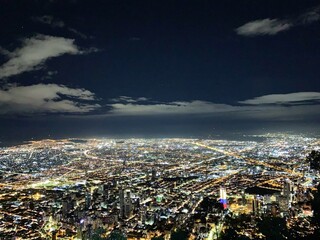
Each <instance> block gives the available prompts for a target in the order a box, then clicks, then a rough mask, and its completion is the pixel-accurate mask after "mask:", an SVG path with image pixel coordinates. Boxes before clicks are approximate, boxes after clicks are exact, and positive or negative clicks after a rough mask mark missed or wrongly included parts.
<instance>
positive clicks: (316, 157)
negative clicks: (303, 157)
mask: <svg viewBox="0 0 320 240" xmlns="http://www.w3.org/2000/svg"><path fill="white" fill-rule="evenodd" d="M307 162H309V163H310V168H311V169H315V170H320V151H315V150H313V151H311V153H309V155H308V156H307Z"/></svg>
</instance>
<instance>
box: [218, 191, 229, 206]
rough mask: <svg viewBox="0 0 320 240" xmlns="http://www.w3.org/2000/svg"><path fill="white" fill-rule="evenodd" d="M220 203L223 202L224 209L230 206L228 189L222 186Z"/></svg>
mask: <svg viewBox="0 0 320 240" xmlns="http://www.w3.org/2000/svg"><path fill="white" fill-rule="evenodd" d="M220 203H222V205H223V209H226V208H228V206H227V191H226V189H225V188H224V187H220Z"/></svg>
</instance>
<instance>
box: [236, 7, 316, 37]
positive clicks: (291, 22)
mask: <svg viewBox="0 0 320 240" xmlns="http://www.w3.org/2000/svg"><path fill="white" fill-rule="evenodd" d="M319 20H320V5H319V6H316V7H314V8H312V9H311V10H308V11H306V12H305V13H303V14H301V15H300V16H298V17H297V16H296V17H294V18H292V19H287V20H281V19H270V18H266V19H259V20H255V21H251V22H248V23H246V24H244V25H242V26H240V27H238V28H237V29H235V31H236V32H237V34H239V35H242V36H258V35H275V34H277V33H279V32H283V31H286V30H289V29H290V28H292V27H295V26H299V25H306V24H311V23H313V22H317V21H319Z"/></svg>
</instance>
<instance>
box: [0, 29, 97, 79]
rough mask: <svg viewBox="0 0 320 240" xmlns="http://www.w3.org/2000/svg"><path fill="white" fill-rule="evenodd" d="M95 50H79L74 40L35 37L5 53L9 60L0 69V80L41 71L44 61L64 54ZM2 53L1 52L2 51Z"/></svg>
mask: <svg viewBox="0 0 320 240" xmlns="http://www.w3.org/2000/svg"><path fill="white" fill-rule="evenodd" d="M95 51H96V49H94V48H93V49H88V50H81V49H79V48H78V46H77V45H75V44H74V39H68V38H63V37H54V36H47V35H40V34H38V35H36V36H34V37H31V38H26V39H24V40H23V41H22V47H20V48H17V49H15V50H14V51H13V52H10V53H7V54H6V55H7V56H8V57H9V60H8V61H7V62H6V63H4V64H3V65H2V66H1V67H0V79H1V78H6V77H10V76H14V75H18V74H20V73H23V72H29V71H34V70H38V69H41V68H42V67H43V64H44V63H45V61H47V60H48V59H50V58H54V57H58V56H61V55H64V54H72V55H75V54H85V53H90V52H95ZM2 52H3V51H2Z"/></svg>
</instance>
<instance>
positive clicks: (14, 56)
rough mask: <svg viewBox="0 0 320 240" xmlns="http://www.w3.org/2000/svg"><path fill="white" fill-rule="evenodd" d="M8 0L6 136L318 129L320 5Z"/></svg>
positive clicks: (4, 22) (0, 20)
mask: <svg viewBox="0 0 320 240" xmlns="http://www.w3.org/2000/svg"><path fill="white" fill-rule="evenodd" d="M0 5H1V7H0V27H1V37H0V46H1V48H0V84H1V89H0V124H1V126H0V130H1V132H2V139H3V140H6V139H22V138H31V137H47V136H48V135H50V136H52V137H60V136H95V135H99V136H117V135H128V136H147V135H148V136H208V135H215V134H216V133H218V132H224V133H225V132H246V131H251V132H253V131H264V130H266V131H269V130H274V131H281V130H286V131H287V130H292V131H306V130H308V131H313V130H317V129H318V128H317V123H318V121H319V120H320V114H319V110H320V107H319V100H320V81H319V80H320V68H319V63H320V47H319V46H320V4H319V1H312V0H310V1H309V0H282V1H278V0H277V1H276V0H259V1H256V0H243V1H237V0H225V1H213V0H211V1H204V0H203V1H202V0H193V1H191V0H190V1H188V0H184V1H175V0H161V1H160V0H159V1H157V0H154V1H150V0H145V1H142V0H141V1H138V0H137V1H132V0H122V1H121V0H116V1H108V0H104V1H80V0H78V1H76V0H74V1H62V0H61V1H58V0H53V1H40V0H38V1H32V0H30V1H15V0H10V1H9V0H7V1H5V0H1V1H0Z"/></svg>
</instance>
